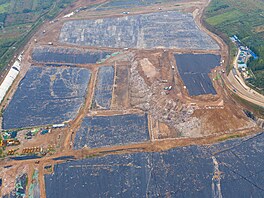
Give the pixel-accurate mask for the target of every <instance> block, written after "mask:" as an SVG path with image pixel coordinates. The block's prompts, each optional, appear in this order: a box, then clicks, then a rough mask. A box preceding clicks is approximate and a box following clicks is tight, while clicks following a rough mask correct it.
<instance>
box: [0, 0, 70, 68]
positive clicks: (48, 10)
mask: <svg viewBox="0 0 264 198" xmlns="http://www.w3.org/2000/svg"><path fill="white" fill-rule="evenodd" d="M73 1H74V0H55V1H54V0H0V71H1V70H3V68H4V67H6V66H7V64H8V62H9V61H10V60H11V59H12V58H13V56H14V55H15V52H16V51H17V50H18V49H19V48H20V47H22V46H23V45H25V44H26V42H27V41H28V40H29V38H30V37H31V36H32V35H33V34H34V32H35V30H36V29H37V28H38V27H39V26H40V25H41V24H42V22H43V21H44V20H46V19H48V20H50V19H53V18H54V17H55V16H56V15H57V14H58V13H59V12H60V11H61V10H62V9H63V8H65V7H66V6H68V5H69V4H70V3H72V2H73Z"/></svg>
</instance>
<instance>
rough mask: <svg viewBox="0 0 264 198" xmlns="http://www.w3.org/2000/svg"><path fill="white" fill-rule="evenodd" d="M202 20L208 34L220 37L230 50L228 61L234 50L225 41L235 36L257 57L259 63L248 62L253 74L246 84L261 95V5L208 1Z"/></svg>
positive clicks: (259, 1) (253, 0)
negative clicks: (214, 33)
mask: <svg viewBox="0 0 264 198" xmlns="http://www.w3.org/2000/svg"><path fill="white" fill-rule="evenodd" d="M204 19H205V20H204V21H205V22H206V23H207V25H208V26H209V27H210V28H211V29H212V31H214V32H216V33H218V34H221V33H223V34H222V35H221V36H222V37H224V38H223V39H224V40H225V42H226V43H227V44H228V45H229V47H230V48H231V52H230V53H231V54H232V55H230V57H231V58H233V55H234V52H235V50H234V46H232V44H231V41H230V40H228V37H230V36H232V35H237V36H238V38H239V39H240V40H241V41H242V42H243V43H244V44H245V45H247V46H248V47H249V48H250V49H252V50H253V51H254V52H255V53H256V54H257V55H258V56H259V59H257V60H253V59H250V61H249V63H248V66H249V69H251V70H252V71H253V73H254V75H253V76H254V78H253V77H252V78H251V79H249V82H250V83H251V85H252V86H253V87H254V88H255V89H256V90H257V91H259V92H261V93H264V83H263V82H264V76H263V75H264V72H263V71H264V27H263V26H264V1H263V0H212V1H211V3H210V5H209V6H208V8H207V9H206V12H205V15H204Z"/></svg>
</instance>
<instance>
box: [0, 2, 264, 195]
mask: <svg viewBox="0 0 264 198" xmlns="http://www.w3.org/2000/svg"><path fill="white" fill-rule="evenodd" d="M208 3H209V2H208V0H165V1H157V0H147V1H146V0H144V1H143V0H135V1H133V4H131V1H130V0H112V1H106V0H93V1H92V0H91V1H87V0H77V1H76V2H75V3H73V4H72V5H71V6H70V7H69V8H67V9H65V10H64V11H63V12H62V13H60V15H59V16H58V17H57V18H55V19H53V20H52V21H47V22H45V23H44V24H43V25H42V26H41V28H40V29H39V30H38V31H37V33H36V34H35V35H34V36H33V37H32V38H31V40H30V42H29V43H28V44H27V45H26V46H25V48H24V50H23V51H22V52H21V54H20V56H19V59H18V60H17V61H18V63H19V69H17V71H18V74H17V77H16V78H15V79H14V82H13V84H12V86H11V87H10V88H9V89H7V90H6V95H5V97H4V99H3V100H2V103H1V109H2V111H1V138H0V148H1V153H0V154H1V159H0V165H1V166H0V195H1V196H2V197H5V198H9V197H34V198H35V197H41V198H44V197H48V198H53V197H54V198H57V197H64V198H67V197H69V198H70V197H76V195H78V197H87V195H89V196H90V197H193V196H194V197H212V196H213V197H214V196H218V195H219V196H220V195H221V196H222V195H223V197H224V195H228V196H230V195H231V194H230V193H231V192H232V193H237V194H240V195H241V196H245V195H248V196H250V195H249V194H247V193H248V192H254V193H255V194H253V195H254V196H261V195H263V188H264V186H263V182H262V181H261V180H259V178H260V177H263V171H262V164H263V159H264V158H263V152H262V150H263V143H262V142H261V139H263V138H264V136H263V134H262V133H261V132H262V130H263V129H261V127H259V125H258V124H257V122H256V120H254V119H252V116H249V114H248V113H247V112H248V111H247V110H246V109H245V107H244V106H242V105H241V104H240V103H238V102H237V101H236V100H235V99H234V97H232V94H233V91H232V86H231V85H230V84H228V80H227V74H226V71H225V68H226V65H227V62H228V61H227V59H228V50H227V46H226V44H225V43H224V42H223V41H222V40H221V38H219V37H218V36H217V35H215V34H213V33H211V32H209V31H208V30H206V29H205V27H204V26H203V25H202V23H201V17H202V14H203V11H204V9H205V7H206V6H207V5H208ZM245 112H246V113H245ZM239 137H240V139H239ZM242 137H243V138H242ZM230 138H237V139H234V140H228V139H230ZM225 140H228V141H225ZM221 141H225V142H221ZM219 142H220V143H219ZM240 147H241V150H240V149H239V148H240ZM242 155H243V159H240V158H239V157H237V156H242ZM252 160H253V161H256V163H254V167H252V169H253V170H252V172H250V171H249V170H248V169H247V168H245V167H243V166H242V168H241V167H240V166H239V167H238V165H239V164H248V163H250V162H251V161H252ZM220 162H221V163H220ZM252 166H253V165H252ZM237 169H239V170H238V171H236V172H235V171H234V170H237ZM242 169H243V170H242ZM259 172H261V174H255V173H259ZM222 175H224V176H222ZM240 177H241V178H243V179H240V180H239V179H238V180H237V182H235V183H232V181H233V180H235V179H237V178H240ZM245 178H246V179H245ZM248 181H250V182H248ZM261 182H262V183H261ZM220 183H221V185H220ZM231 183H232V184H231ZM234 185H236V186H235V188H234ZM175 186H177V188H176V187H175ZM221 186H222V188H221ZM239 189H240V190H239ZM243 189H244V191H243ZM237 194H236V195H237Z"/></svg>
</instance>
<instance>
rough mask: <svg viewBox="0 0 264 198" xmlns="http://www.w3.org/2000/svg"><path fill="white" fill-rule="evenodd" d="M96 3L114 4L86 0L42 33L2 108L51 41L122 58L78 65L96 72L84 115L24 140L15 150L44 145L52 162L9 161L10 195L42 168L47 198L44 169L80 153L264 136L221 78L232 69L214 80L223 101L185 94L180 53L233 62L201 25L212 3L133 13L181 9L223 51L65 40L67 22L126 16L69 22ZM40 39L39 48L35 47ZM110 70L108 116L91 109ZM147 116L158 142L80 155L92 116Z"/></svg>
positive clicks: (112, 13)
mask: <svg viewBox="0 0 264 198" xmlns="http://www.w3.org/2000/svg"><path fill="white" fill-rule="evenodd" d="M91 2H92V3H93V4H95V3H101V2H106V1H88V0H79V1H77V2H76V3H75V4H74V5H73V6H72V7H70V8H68V9H67V10H65V11H64V13H62V14H60V15H59V16H58V18H57V19H58V20H54V21H55V22H53V23H49V22H46V23H45V24H44V25H43V26H42V28H41V29H40V30H39V31H38V32H37V33H36V34H35V36H34V37H33V38H32V39H31V41H30V42H29V43H28V44H27V46H26V47H25V52H24V56H23V57H24V58H23V62H22V71H21V73H20V75H19V78H18V79H16V81H15V83H14V85H13V87H12V89H11V90H10V91H9V93H8V95H7V97H6V99H5V101H4V102H3V103H2V104H1V108H3V107H4V106H6V105H7V104H8V101H9V100H7V99H8V98H9V99H10V98H11V97H12V96H13V94H14V92H15V90H16V88H17V86H18V83H19V82H20V80H21V79H22V78H23V77H24V75H25V74H26V72H27V70H28V69H29V67H30V65H31V64H32V63H34V62H33V61H32V58H31V54H32V51H33V48H34V47H35V46H44V45H46V46H48V45H47V43H48V42H53V46H60V47H65V48H68V47H74V48H78V49H89V50H102V51H103V50H107V51H109V50H111V51H113V52H116V51H120V52H122V53H121V54H119V55H117V56H115V57H111V58H109V59H107V61H106V62H104V63H102V64H87V65H81V64H80V65H76V66H77V67H85V68H89V69H90V70H91V72H92V76H91V80H90V83H89V86H88V92H87V96H86V101H85V103H84V105H83V106H82V108H81V109H80V111H79V113H78V115H77V117H76V118H75V119H74V120H72V121H71V122H70V123H69V125H68V126H67V127H66V128H63V129H52V131H51V133H49V134H46V135H45V136H41V135H39V134H38V135H37V136H36V137H34V138H33V139H32V140H25V139H23V135H21V139H20V140H21V144H20V145H19V146H16V147H12V149H18V150H17V151H16V154H21V152H22V150H23V149H24V148H30V147H38V146H40V147H42V148H43V149H46V150H47V153H46V155H45V156H44V157H42V158H40V159H37V160H22V161H14V160H11V161H10V160H9V159H8V157H6V158H5V159H3V160H1V161H0V165H1V166H0V173H1V174H0V175H1V178H2V179H3V186H2V188H1V194H2V195H4V194H6V193H8V192H10V191H12V190H13V188H14V182H15V178H16V177H17V176H18V175H19V174H21V173H24V172H27V173H28V177H29V179H28V182H29V184H30V183H31V181H32V174H33V171H34V168H37V169H38V170H39V182H40V187H41V189H40V192H41V197H45V182H44V174H45V173H46V172H47V171H46V170H44V166H46V165H52V166H53V165H54V164H55V163H60V162H62V161H56V162H55V161H54V160H53V159H52V158H55V157H60V156H68V155H73V156H74V157H75V158H76V159H81V158H84V157H87V156H97V155H100V156H101V155H108V154H121V153H131V152H153V151H162V150H167V149H170V148H174V147H177V146H187V145H194V144H199V145H202V144H211V143H214V142H217V141H219V140H223V139H225V138H228V137H229V136H231V135H233V136H245V135H248V134H252V133H256V132H258V131H260V129H259V128H258V127H257V126H256V124H255V123H254V122H253V121H251V120H250V119H249V118H247V117H246V116H245V114H244V113H243V111H242V108H241V107H240V106H239V104H238V103H237V102H235V101H234V100H233V99H231V97H230V95H229V91H228V90H227V88H226V85H225V83H224V82H225V79H226V76H225V74H224V73H222V72H221V70H222V69H223V68H225V66H226V65H225V64H223V65H222V66H219V67H217V68H215V69H214V70H213V71H212V72H211V74H210V78H211V80H212V82H213V85H214V87H215V89H216V91H217V95H215V96H213V95H201V96H195V97H190V96H189V95H188V92H187V90H186V88H184V84H183V81H182V80H181V78H180V75H179V72H178V70H177V67H176V64H177V63H176V62H175V59H174V56H173V53H214V54H220V55H221V58H222V59H224V60H225V63H227V62H228V61H227V57H228V54H227V52H228V50H227V46H226V45H225V44H224V43H223V41H222V40H221V39H220V38H219V37H217V36H216V35H214V34H212V33H210V32H208V31H207V30H206V29H205V28H203V26H202V25H201V23H200V17H201V14H202V12H203V9H204V7H205V6H206V5H207V3H208V2H207V0H196V1H195V0H186V1H184V0H182V1H180V2H179V3H177V6H175V4H173V5H170V4H162V5H152V6H148V7H144V9H141V8H131V9H130V12H131V14H132V15H136V14H141V13H151V12H158V11H159V9H158V8H162V10H163V11H164V10H180V11H183V12H192V13H193V16H194V17H195V21H196V23H197V24H198V26H199V27H200V29H202V30H203V31H205V32H206V33H208V34H209V35H210V36H212V37H213V38H214V39H215V40H216V41H217V43H218V44H219V45H220V50H178V49H174V50H163V49H156V50H137V49H128V50H124V49H109V48H97V47H80V46H73V45H69V44H62V43H60V42H58V38H59V33H60V29H61V28H62V25H63V23H64V22H65V21H67V20H72V19H84V18H85V19H97V18H104V17H116V16H123V15H122V14H121V13H122V11H121V10H108V11H100V12H99V11H95V10H91V11H89V10H88V11H81V12H79V13H78V14H76V15H74V17H72V18H63V16H64V15H65V14H67V13H69V12H70V11H71V10H75V9H77V8H79V7H81V6H82V7H83V6H87V5H89V4H90V3H91ZM43 30H45V33H43ZM35 39H36V40H37V42H35V41H34V40H35ZM102 65H108V66H109V65H113V66H114V68H115V78H114V86H113V87H114V88H113V93H112V103H111V109H110V110H107V111H104V110H95V111H93V110H91V104H92V98H93V93H94V88H95V83H96V76H97V71H98V67H99V66H102ZM43 66H44V65H43ZM172 66H174V68H173V67H172ZM217 74H219V75H221V78H220V79H218V80H213V79H214V78H215V77H216V75H217ZM162 80H167V82H163V81H162ZM170 85H171V86H172V87H173V89H172V90H171V91H170V92H169V94H166V91H165V90H164V87H165V86H170ZM143 112H148V120H149V133H150V141H148V142H145V143H140V144H130V145H121V146H113V147H105V148H96V149H87V148H85V149H82V150H72V146H73V140H74V137H75V135H76V132H77V130H78V128H79V127H80V125H81V123H82V120H83V118H84V117H85V116H86V115H93V116H99V115H100V116H111V115H121V114H129V113H143ZM50 148H52V149H50ZM7 150H9V148H7ZM37 161H38V162H37ZM6 165H12V167H10V168H4V166H6ZM27 195H28V191H27Z"/></svg>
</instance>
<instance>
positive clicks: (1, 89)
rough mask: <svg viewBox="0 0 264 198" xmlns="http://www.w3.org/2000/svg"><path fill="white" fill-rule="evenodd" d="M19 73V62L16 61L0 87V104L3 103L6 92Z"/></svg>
mask: <svg viewBox="0 0 264 198" xmlns="http://www.w3.org/2000/svg"><path fill="white" fill-rule="evenodd" d="M19 71H20V62H19V61H18V60H17V61H16V62H15V63H14V64H13V66H12V67H11V69H10V70H9V72H8V74H7V75H6V77H5V79H4V81H3V83H2V84H1V85H0V103H1V102H2V101H3V99H4V97H5V95H6V93H7V91H8V90H9V88H10V87H11V85H12V84H13V82H14V80H15V79H16V77H17V75H18V74H19Z"/></svg>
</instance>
